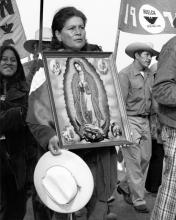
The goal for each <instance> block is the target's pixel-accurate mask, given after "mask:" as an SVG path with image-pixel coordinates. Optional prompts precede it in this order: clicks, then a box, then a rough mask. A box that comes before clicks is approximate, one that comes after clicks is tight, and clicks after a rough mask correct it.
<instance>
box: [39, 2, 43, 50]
mask: <svg viewBox="0 0 176 220" xmlns="http://www.w3.org/2000/svg"><path fill="white" fill-rule="evenodd" d="M42 32H43V0H40V22H39V53H41V52H42Z"/></svg>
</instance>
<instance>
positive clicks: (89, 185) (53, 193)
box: [34, 150, 94, 213]
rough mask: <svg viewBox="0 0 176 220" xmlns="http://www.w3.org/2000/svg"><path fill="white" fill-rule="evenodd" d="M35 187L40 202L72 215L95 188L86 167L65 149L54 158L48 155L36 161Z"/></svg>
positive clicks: (82, 205) (87, 199)
mask: <svg viewBox="0 0 176 220" xmlns="http://www.w3.org/2000/svg"><path fill="white" fill-rule="evenodd" d="M34 185H35V188H36V191H37V193H38V195H39V197H40V199H41V200H42V202H43V203H44V204H45V205H46V206H47V207H48V208H50V209H52V210H54V211H56V212H59V213H73V212H76V211H78V210H80V209H81V208H83V207H84V206H85V205H86V204H87V202H88V201H89V199H90V198H91V196H92V193H93V188H94V182H93V176H92V173H91V171H90V169H89V167H88V166H87V164H86V163H85V162H84V161H83V160H82V159H81V158H80V157H79V156H77V155H76V154H74V153H72V152H70V151H68V150H61V154H60V155H57V156H53V155H52V154H51V153H50V152H47V153H45V154H44V155H43V156H42V157H41V158H40V159H39V161H38V163H37V165H36V167H35V171H34Z"/></svg>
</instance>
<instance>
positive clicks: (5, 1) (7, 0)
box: [0, 0, 14, 18]
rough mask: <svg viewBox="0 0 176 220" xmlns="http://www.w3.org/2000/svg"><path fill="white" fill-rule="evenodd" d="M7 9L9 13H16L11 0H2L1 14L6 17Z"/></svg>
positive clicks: (0, 5)
mask: <svg viewBox="0 0 176 220" xmlns="http://www.w3.org/2000/svg"><path fill="white" fill-rule="evenodd" d="M5 9H6V11H7V12H8V14H9V15H11V14H14V10H13V5H12V1H11V0H0V16H1V17H2V18H4V17H5Z"/></svg>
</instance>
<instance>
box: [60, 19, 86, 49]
mask: <svg viewBox="0 0 176 220" xmlns="http://www.w3.org/2000/svg"><path fill="white" fill-rule="evenodd" d="M56 37H57V39H58V40H59V41H62V42H63V44H64V45H66V46H67V47H68V48H70V49H71V50H81V48H82V47H83V46H84V45H85V43H86V31H85V26H84V22H83V20H82V18H80V17H76V16H74V17H71V18H70V19H68V20H67V21H66V22H65V25H64V27H63V29H62V30H61V32H59V31H56Z"/></svg>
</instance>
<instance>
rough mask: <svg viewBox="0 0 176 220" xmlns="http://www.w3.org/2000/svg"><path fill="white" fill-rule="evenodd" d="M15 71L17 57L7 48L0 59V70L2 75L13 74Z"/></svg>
mask: <svg viewBox="0 0 176 220" xmlns="http://www.w3.org/2000/svg"><path fill="white" fill-rule="evenodd" d="M16 71H17V59H16V56H15V54H14V52H13V51H12V50H10V49H7V50H5V51H4V53H3V54H2V59H1V60H0V72H1V73H2V75H4V76H13V75H14V74H15V73H16Z"/></svg>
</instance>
